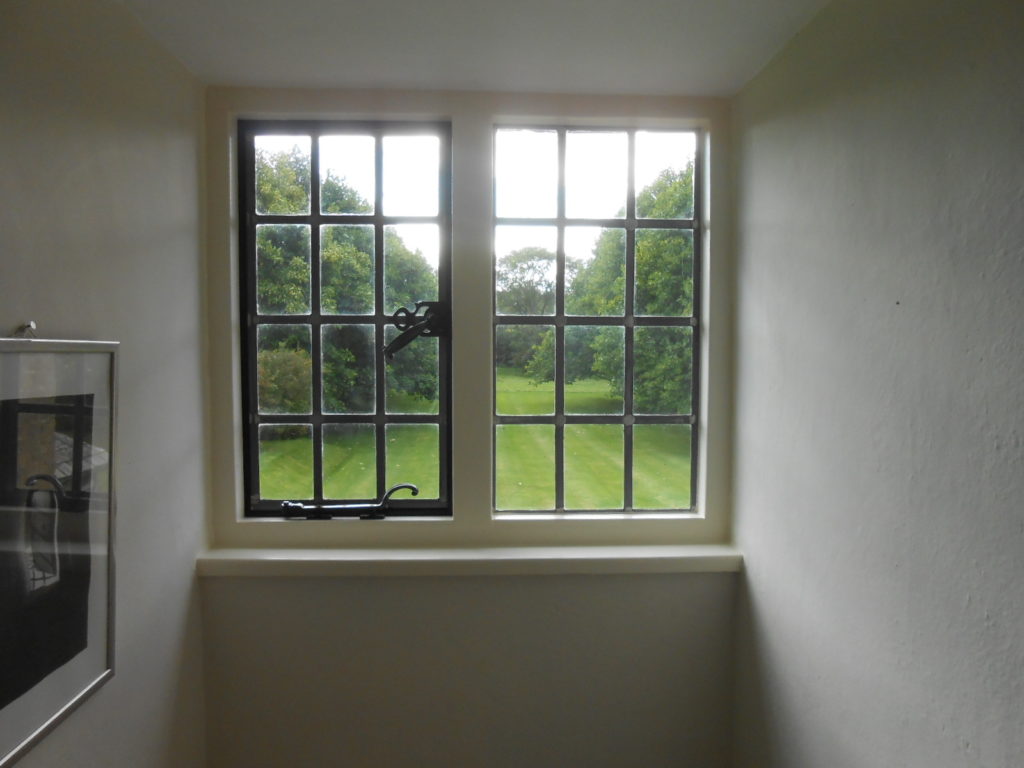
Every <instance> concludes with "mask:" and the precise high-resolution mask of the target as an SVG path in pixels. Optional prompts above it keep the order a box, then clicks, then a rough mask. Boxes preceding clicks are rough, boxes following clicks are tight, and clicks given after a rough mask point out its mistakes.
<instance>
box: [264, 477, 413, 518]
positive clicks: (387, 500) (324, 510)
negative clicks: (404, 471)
mask: <svg viewBox="0 0 1024 768" xmlns="http://www.w3.org/2000/svg"><path fill="white" fill-rule="evenodd" d="M402 490H409V491H412V495H413V496H418V495H419V493H420V489H419V488H417V487H416V486H415V485H413V484H412V483H398V484H397V485H392V486H391V487H390V488H388V489H387V491H386V492H385V493H384V496H383V497H382V498H381V500H380V501H375V502H371V503H369V504H303V503H302V502H301V501H282V502H281V509H282V510H283V511H284V516H285V517H290V518H302V519H304V520H330V519H331V518H334V517H349V516H350V515H352V514H353V513H358V515H359V519H360V520H383V519H384V518H385V517H386V515H385V512H386V511H387V510H388V509H389V508H390V507H391V497H392V496H393V495H394V494H395V493H397V492H398V491H402Z"/></svg>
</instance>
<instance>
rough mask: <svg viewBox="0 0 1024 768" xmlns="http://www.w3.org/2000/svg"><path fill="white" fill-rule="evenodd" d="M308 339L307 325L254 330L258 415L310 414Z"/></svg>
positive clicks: (310, 390) (265, 326)
mask: <svg viewBox="0 0 1024 768" xmlns="http://www.w3.org/2000/svg"><path fill="white" fill-rule="evenodd" d="M311 338H312V335H311V329H310V326H308V325H276V324H275V325H260V326H257V327H256V384H257V386H256V400H257V408H258V410H259V412H260V413H266V414H282V413H294V414H308V413H310V412H311V411H312V402H313V359H312V357H311V351H310V347H311Z"/></svg>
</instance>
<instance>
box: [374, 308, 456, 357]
mask: <svg viewBox="0 0 1024 768" xmlns="http://www.w3.org/2000/svg"><path fill="white" fill-rule="evenodd" d="M420 310H423V312H422V314H421V313H420ZM391 322H392V323H394V324H395V328H397V329H398V330H399V331H401V333H399V334H398V335H397V336H395V338H393V339H392V340H391V341H390V342H389V343H388V344H387V346H385V347H384V357H385V358H386V359H387V360H388V361H391V360H394V358H395V352H397V351H398V350H400V349H402V348H403V347H405V346H407V345H408V344H409V342H411V341H412V340H413V339H415V338H416V337H417V336H443V335H445V334H446V333H447V332H448V312H447V310H446V309H445V306H444V304H442V303H441V302H439V301H417V302H416V308H415V309H414V310H413V311H412V312H410V311H409V310H408V309H406V308H405V307H399V308H398V309H397V310H395V313H394V314H393V315H392V316H391Z"/></svg>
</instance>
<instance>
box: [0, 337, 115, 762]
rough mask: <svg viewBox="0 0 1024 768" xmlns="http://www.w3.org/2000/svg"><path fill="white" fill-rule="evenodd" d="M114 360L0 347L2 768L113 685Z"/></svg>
mask: <svg viewBox="0 0 1024 768" xmlns="http://www.w3.org/2000/svg"><path fill="white" fill-rule="evenodd" d="M117 350H118V342H113V341H56V340H42V339H0V617H2V620H0V768H5V767H6V766H10V765H12V764H13V763H14V762H15V761H16V760H17V759H18V758H20V757H21V756H22V755H24V754H25V753H26V752H27V751H28V750H29V749H31V748H32V746H33V745H35V744H36V743H38V742H39V741H40V740H41V739H42V738H43V737H44V736H45V735H46V734H47V733H48V732H49V731H50V730H52V729H53V728H54V727H56V726H57V724H58V723H60V722H61V721H62V720H63V719H64V718H65V717H67V716H68V715H69V714H70V713H71V712H72V711H73V710H74V709H75V708H76V707H78V706H79V705H80V704H81V703H82V702H83V701H85V699H87V698H88V697H89V696H90V695H91V694H92V693H93V692H95V691H96V690H97V689H98V688H99V687H100V686H101V685H103V684H104V683H105V682H106V681H107V680H109V679H110V678H111V677H112V676H113V674H114V463H115V462H114V455H115V453H114V432H115V408H116V394H117Z"/></svg>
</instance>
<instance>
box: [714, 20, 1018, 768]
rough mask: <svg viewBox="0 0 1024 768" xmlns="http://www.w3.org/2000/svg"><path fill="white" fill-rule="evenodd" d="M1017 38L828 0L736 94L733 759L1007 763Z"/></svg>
mask: <svg viewBox="0 0 1024 768" xmlns="http://www.w3.org/2000/svg"><path fill="white" fill-rule="evenodd" d="M1022 42H1024V5H1022V4H1021V3H1020V2H1019V1H1018V0H1004V1H999V0H838V2H836V3H835V4H833V5H832V6H830V7H829V8H828V9H827V10H826V11H824V12H823V13H822V14H821V15H820V16H819V17H817V19H816V20H814V21H813V22H812V23H811V24H810V25H809V26H808V27H807V28H805V29H804V31H803V32H801V34H800V35H798V36H797V37H796V38H795V40H794V41H793V42H792V43H791V44H790V45H789V46H788V47H787V49H785V51H784V52H783V53H782V54H781V55H780V56H779V57H778V58H777V59H776V60H775V61H774V62H773V63H772V64H771V65H770V66H769V67H768V68H767V70H766V71H764V72H763V73H762V74H761V75H760V76H759V77H757V78H756V79H755V80H754V81H753V82H752V83H751V84H750V85H749V86H748V87H747V88H745V89H744V90H743V92H742V93H741V95H740V97H739V98H738V100H737V103H736V110H735V114H734V118H735V121H736V122H735V125H736V134H737V140H738V149H739V158H738V165H737V167H738V169H739V170H738V174H737V194H738V196H739V197H738V227H739V228H738V263H737V291H738V298H737V301H738V319H737V326H738V349H737V366H738V368H737V389H736V397H737V417H736V424H737V428H736V439H735V450H736V464H735V472H736V474H735V486H734V494H735V496H734V500H735V507H736V517H735V528H736V534H737V538H738V542H739V544H740V546H741V548H742V549H743V551H744V554H745V558H746V565H747V574H746V584H745V586H744V588H743V598H742V603H743V609H742V617H741V620H740V625H741V628H740V635H739V636H740V638H741V653H740V670H739V673H738V676H739V686H738V715H737V736H736V742H737V744H738V750H739V755H738V760H737V763H736V764H737V766H740V767H741V768H742V767H746V766H751V767H753V766H757V768H766V767H767V768H771V767H772V766H781V767H783V768H821V766H828V768H847V767H849V768H878V767H879V766H920V767H921V768H936V767H940V766H941V767H944V766H985V767H986V768H1011V767H1013V768H1019V766H1021V765H1024V675H1022V669H1024V589H1021V584H1022V583H1024V505H1022V503H1021V500H1022V499H1024V471H1022V466H1024V409H1022V403H1024V315H1022V312H1021V309H1022V306H1024V301H1022V293H1024V215H1022V204H1024V87H1022V85H1021V84H1022V82H1024V44H1022Z"/></svg>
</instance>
